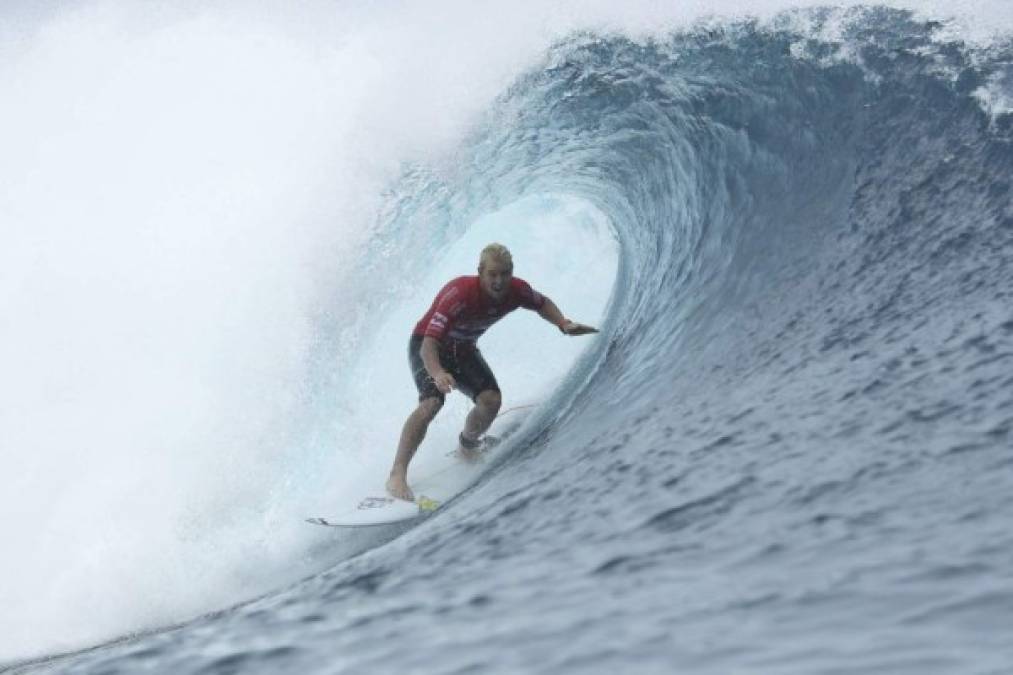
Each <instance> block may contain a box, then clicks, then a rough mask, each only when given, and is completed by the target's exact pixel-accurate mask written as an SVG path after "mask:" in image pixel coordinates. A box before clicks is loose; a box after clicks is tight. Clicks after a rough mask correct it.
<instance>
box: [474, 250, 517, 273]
mask: <svg viewBox="0 0 1013 675" xmlns="http://www.w3.org/2000/svg"><path fill="white" fill-rule="evenodd" d="M490 260H497V261H499V262H501V263H503V264H504V265H506V266H507V267H509V268H510V270H511V271H513V268H514V259H513V256H511V255H510V249H508V248H507V247H506V246H504V245H503V244H489V245H488V246H486V247H485V248H483V249H482V254H481V255H480V256H479V257H478V271H479V273H481V272H482V270H483V269H484V268H485V264H486V263H487V262H489V261H490Z"/></svg>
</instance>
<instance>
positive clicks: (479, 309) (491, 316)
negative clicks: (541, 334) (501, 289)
mask: <svg viewBox="0 0 1013 675" xmlns="http://www.w3.org/2000/svg"><path fill="white" fill-rule="evenodd" d="M545 300H546V298H545V296H544V295H542V294H540V293H539V292H538V291H536V290H535V289H533V288H531V285H530V284H529V283H528V282H526V281H524V280H523V279H518V278H517V277H513V278H511V279H510V289H509V292H508V293H507V295H506V297H505V298H504V299H503V301H502V302H493V301H492V300H491V299H490V298H488V297H486V296H485V294H484V293H482V289H481V287H480V286H479V279H478V277H477V276H474V277H457V278H456V279H454V280H453V281H451V282H450V283H448V284H447V285H446V286H444V287H443V289H442V290H441V291H440V292H439V293H438V294H437V296H436V300H434V301H433V306H432V307H430V308H429V311H428V312H426V315H425V316H423V317H422V320H421V321H419V322H418V323H417V324H415V330H414V331H413V332H412V334H413V335H423V336H427V337H431V338H436V339H437V340H439V341H440V342H443V341H444V339H450V340H457V341H461V342H472V343H473V342H475V341H476V340H478V338H479V337H481V335H482V333H484V332H485V331H487V330H488V329H489V326H491V325H493V324H494V323H496V322H497V321H499V320H500V319H502V318H503V317H504V316H506V315H507V314H509V313H510V312H512V311H514V310H515V309H517V308H518V307H524V308H525V309H532V310H539V309H541V308H542V305H544V304H545Z"/></svg>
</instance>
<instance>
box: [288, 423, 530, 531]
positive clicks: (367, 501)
mask: <svg viewBox="0 0 1013 675" xmlns="http://www.w3.org/2000/svg"><path fill="white" fill-rule="evenodd" d="M531 407H533V406H522V407H518V408H516V409H511V410H518V411H522V410H525V409H527V408H531ZM524 417H525V416H524V415H514V416H512V418H511V420H510V421H509V422H507V423H506V424H504V425H502V426H500V428H499V429H497V430H496V431H497V434H496V435H492V434H487V435H486V436H484V437H483V439H482V447H481V448H479V458H478V459H477V460H475V461H472V462H466V461H463V460H460V459H456V460H451V461H450V462H449V463H448V464H447V465H446V466H443V467H440V468H438V469H437V470H435V471H433V472H431V473H429V474H427V475H425V476H423V477H422V478H419V479H418V480H417V481H412V482H411V487H412V491H413V492H414V493H415V495H416V497H415V501H414V502H409V501H405V500H403V499H395V498H394V497H391V496H390V495H388V494H387V493H386V491H385V490H384V489H383V488H382V487H380V488H378V489H377V490H376V491H371V492H370V493H368V494H366V495H365V496H363V497H362V498H361V499H360V500H359V502H358V503H357V504H356V505H355V506H354V507H352V508H349V509H346V510H344V511H341V512H339V513H337V514H336V515H334V516H327V517H314V518H306V522H307V523H310V524H312V525H321V526H324V527H339V528H356V527H376V526H379V525H393V524H395V523H403V522H406V521H411V520H415V519H420V518H424V517H426V516H429V515H432V513H433V512H434V511H436V510H438V509H439V508H440V507H441V506H442V505H443V504H444V503H445V502H447V501H449V500H450V499H451V498H453V497H454V496H456V495H458V494H460V493H461V492H463V491H464V490H465V489H467V488H468V486H470V485H471V484H472V483H473V482H474V481H475V480H477V478H478V476H479V475H481V473H482V465H483V464H484V463H485V462H486V461H487V460H488V457H489V455H491V454H492V453H493V452H495V450H496V448H497V447H499V446H500V445H501V444H502V443H503V441H504V440H506V439H507V438H508V437H509V436H510V435H512V434H513V433H514V432H515V431H517V430H518V429H519V428H520V427H521V425H522V423H523V421H524ZM456 454H457V453H456V450H451V451H450V452H448V453H446V456H447V457H453V456H454V455H456Z"/></svg>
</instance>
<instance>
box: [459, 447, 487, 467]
mask: <svg viewBox="0 0 1013 675" xmlns="http://www.w3.org/2000/svg"><path fill="white" fill-rule="evenodd" d="M457 456H458V457H460V458H461V459H462V460H464V461H465V462H467V463H468V464H474V463H475V462H477V461H478V460H479V459H481V458H482V453H481V452H479V451H478V450H471V449H469V448H466V447H464V446H463V445H459V446H457Z"/></svg>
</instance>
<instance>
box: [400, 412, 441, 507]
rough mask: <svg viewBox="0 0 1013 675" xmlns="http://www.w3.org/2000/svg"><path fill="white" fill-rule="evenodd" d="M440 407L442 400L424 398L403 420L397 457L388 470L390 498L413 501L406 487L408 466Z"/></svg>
mask: <svg viewBox="0 0 1013 675" xmlns="http://www.w3.org/2000/svg"><path fill="white" fill-rule="evenodd" d="M442 407H443V399H442V398H439V397H436V396H431V397H428V398H424V399H422V400H421V401H419V405H418V407H417V408H415V410H413V411H412V414H411V415H409V416H408V419H407V420H405V423H404V427H403V428H402V429H401V440H400V442H399V443H398V446H397V455H396V456H395V457H394V466H393V467H392V468H391V470H390V478H388V479H387V492H389V493H390V494H391V496H392V497H397V498H398V499H405V500H407V501H413V500H414V499H415V495H414V494H412V491H411V488H409V487H408V464H409V463H410V462H411V461H412V457H414V456H415V451H416V450H418V449H419V445H421V444H422V439H423V438H425V437H426V431H427V430H428V429H429V423H430V422H432V421H433V418H434V417H436V413H438V412H440V408H442Z"/></svg>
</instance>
